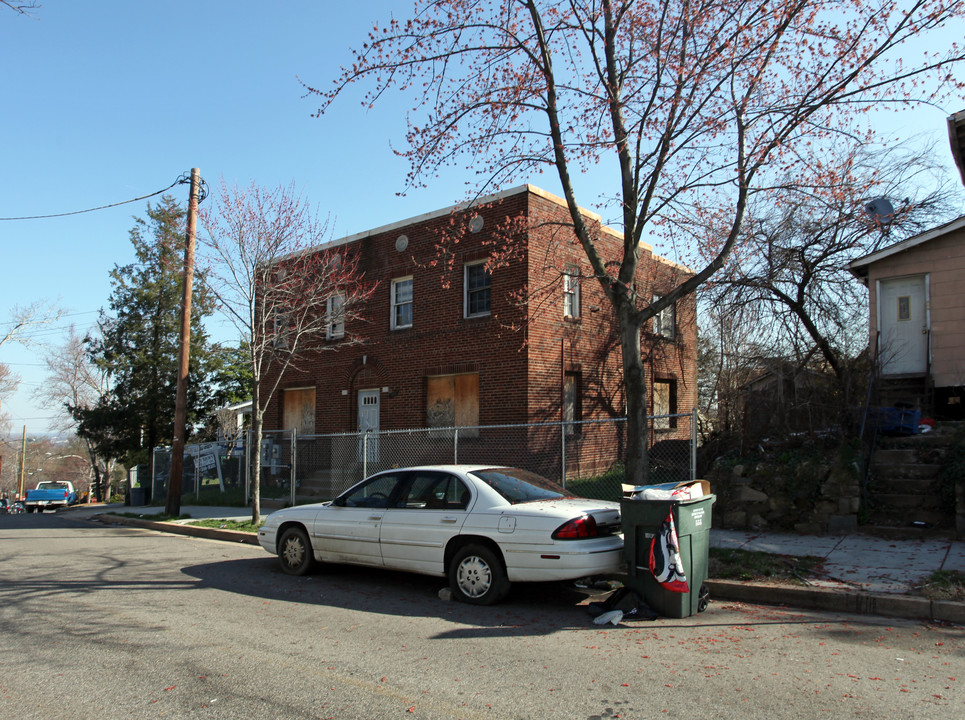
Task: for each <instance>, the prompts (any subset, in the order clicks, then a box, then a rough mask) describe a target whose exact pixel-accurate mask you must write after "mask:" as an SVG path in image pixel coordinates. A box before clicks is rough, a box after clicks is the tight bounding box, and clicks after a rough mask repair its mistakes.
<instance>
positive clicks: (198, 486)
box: [194, 445, 201, 500]
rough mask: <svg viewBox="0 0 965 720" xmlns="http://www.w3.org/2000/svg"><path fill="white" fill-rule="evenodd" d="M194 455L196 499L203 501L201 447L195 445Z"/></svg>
mask: <svg viewBox="0 0 965 720" xmlns="http://www.w3.org/2000/svg"><path fill="white" fill-rule="evenodd" d="M194 447H195V453H194V499H195V500H200V499H201V446H200V445H195V446H194Z"/></svg>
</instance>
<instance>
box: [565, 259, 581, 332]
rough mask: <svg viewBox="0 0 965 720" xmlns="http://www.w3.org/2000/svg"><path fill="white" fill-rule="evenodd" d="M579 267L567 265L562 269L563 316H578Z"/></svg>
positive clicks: (574, 317)
mask: <svg viewBox="0 0 965 720" xmlns="http://www.w3.org/2000/svg"><path fill="white" fill-rule="evenodd" d="M580 309H581V308H580V268H579V267H578V266H576V265H567V266H566V267H565V268H564V269H563V317H565V318H573V319H576V318H579V317H580Z"/></svg>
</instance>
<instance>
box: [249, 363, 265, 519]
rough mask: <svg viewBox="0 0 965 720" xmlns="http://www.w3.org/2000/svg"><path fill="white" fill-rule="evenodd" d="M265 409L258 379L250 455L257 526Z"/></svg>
mask: <svg viewBox="0 0 965 720" xmlns="http://www.w3.org/2000/svg"><path fill="white" fill-rule="evenodd" d="M263 417H264V411H263V410H262V409H261V395H260V393H259V392H258V381H257V380H256V381H255V382H254V383H252V393H251V445H252V447H250V448H249V456H250V458H251V467H250V468H249V477H250V478H251V522H252V524H253V525H254V526H255V527H257V526H258V523H260V522H261V421H262V419H263Z"/></svg>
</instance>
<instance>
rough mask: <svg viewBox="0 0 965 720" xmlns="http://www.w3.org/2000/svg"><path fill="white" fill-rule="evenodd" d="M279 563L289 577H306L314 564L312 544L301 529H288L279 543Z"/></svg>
mask: <svg viewBox="0 0 965 720" xmlns="http://www.w3.org/2000/svg"><path fill="white" fill-rule="evenodd" d="M278 561H279V562H280V563H281V569H282V570H283V571H284V572H286V573H287V574H289V575H304V574H305V573H307V572H308V571H309V570H310V569H311V567H312V565H313V564H314V561H315V558H314V556H313V555H312V543H311V542H310V541H309V539H308V535H307V534H306V533H305V531H304V530H302V529H301V528H288V529H287V530H286V531H285V532H283V533H282V535H281V540H279V542H278Z"/></svg>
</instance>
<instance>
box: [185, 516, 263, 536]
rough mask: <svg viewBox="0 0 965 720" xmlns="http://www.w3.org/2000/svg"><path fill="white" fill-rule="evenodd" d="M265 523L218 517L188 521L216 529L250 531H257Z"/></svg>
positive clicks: (198, 525)
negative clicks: (219, 518)
mask: <svg viewBox="0 0 965 720" xmlns="http://www.w3.org/2000/svg"><path fill="white" fill-rule="evenodd" d="M264 524H265V521H264V520H262V521H261V522H259V523H258V524H257V525H255V524H254V523H252V522H251V520H217V519H207V520H195V521H194V522H190V523H188V525H195V526H197V527H206V528H215V529H216V530H236V531H238V532H249V533H256V532H258V528H260V527H261V526H262V525H264Z"/></svg>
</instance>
